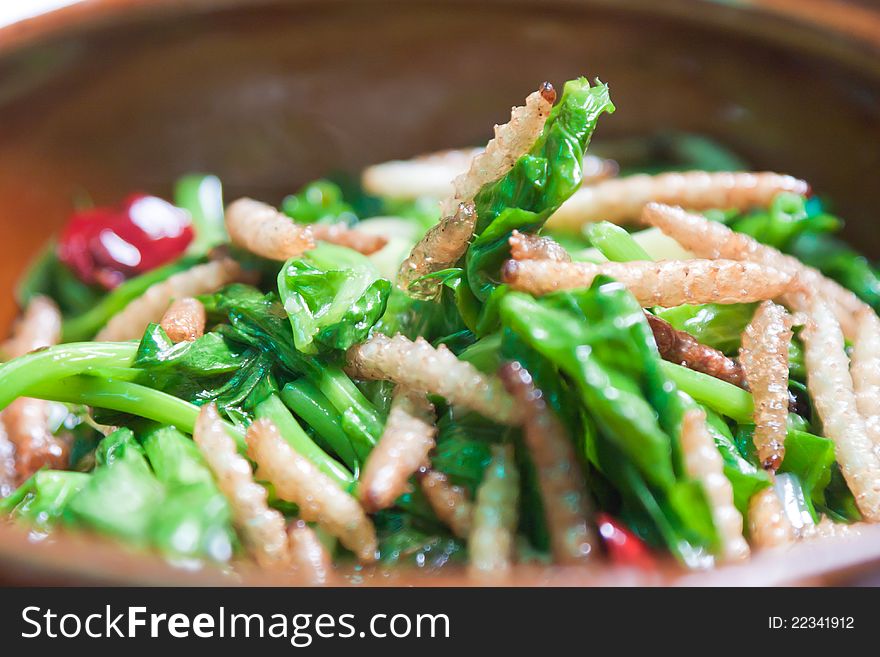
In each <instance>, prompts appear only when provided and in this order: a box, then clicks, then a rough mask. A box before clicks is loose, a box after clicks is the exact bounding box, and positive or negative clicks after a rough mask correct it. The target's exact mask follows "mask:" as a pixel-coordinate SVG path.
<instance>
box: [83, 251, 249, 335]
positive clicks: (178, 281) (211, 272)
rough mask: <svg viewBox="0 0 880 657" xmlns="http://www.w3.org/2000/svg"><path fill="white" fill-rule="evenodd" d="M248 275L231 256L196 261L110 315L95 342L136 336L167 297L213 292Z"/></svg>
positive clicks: (156, 318) (160, 311) (156, 315)
mask: <svg viewBox="0 0 880 657" xmlns="http://www.w3.org/2000/svg"><path fill="white" fill-rule="evenodd" d="M247 278H248V277H247V276H246V275H245V273H244V272H243V271H242V269H241V267H240V266H239V264H238V263H237V262H235V261H234V260H230V259H228V258H224V259H223V260H215V261H213V262H206V263H204V264H202V265H196V266H195V267H192V268H190V269H187V270H186V271H182V272H180V273H177V274H174V275H173V276H170V277H169V278H167V279H166V280H164V281H162V282H160V283H156V284H155V285H153V286H151V287H150V288H148V289H147V291H146V292H144V293H143V294H142V295H141V296H139V297H138V298H136V299H134V300H133V301H131V303H129V304H128V305H127V306H126V307H125V308H123V309H122V310H121V311H120V312H118V313H117V314H116V315H114V316H113V317H112V318H111V319H110V321H109V322H107V325H106V326H104V328H102V329H101V330H100V331H99V332H98V335H96V336H95V340H96V341H98V342H122V341H124V340H136V339H139V338H140V337H141V336H142V335H143V333H144V331H145V330H146V328H147V326H148V325H149V324H150V322H159V321H161V320H162V316H163V315H164V314H165V311H166V310H167V308H168V304H169V302H170V300H172V299H176V298H180V297H195V296H198V295H200V294H208V293H209V292H214V291H216V290H218V289H220V288H221V287H223V286H224V285H228V284H229V283H235V282H237V281H244V280H246V279H247Z"/></svg>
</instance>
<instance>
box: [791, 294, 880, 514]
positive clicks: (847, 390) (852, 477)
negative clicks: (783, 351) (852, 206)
mask: <svg viewBox="0 0 880 657" xmlns="http://www.w3.org/2000/svg"><path fill="white" fill-rule="evenodd" d="M801 338H802V339H803V341H804V361H805V363H806V366H807V389H808V390H809V392H810V396H811V397H812V398H813V403H814V405H815V407H816V410H817V411H818V413H819V417H820V418H821V420H822V427H823V428H824V431H825V435H826V436H827V437H828V438H830V439H831V440H832V441H834V453H835V455H836V456H837V462H838V463H839V464H840V469H841V472H842V473H843V477H844V479H845V480H846V483H847V485H848V486H849V489H850V490H851V491H852V494H853V497H854V498H855V502H856V506H857V507H858V509H859V511H861V513H862V516H863V517H864V518H865V519H866V520H869V521H871V522H877V521H880V459H878V457H877V455H876V454H875V453H874V449H873V443H872V442H871V439H870V438H869V437H868V431H867V429H866V427H865V420H864V419H863V418H862V416H861V415H860V414H859V411H858V406H857V403H856V395H855V391H854V389H853V380H852V377H851V376H850V373H849V363H848V361H847V357H846V352H845V351H844V340H843V333H842V332H841V329H840V324H838V322H837V320H836V319H835V317H834V313H833V312H832V311H831V308H830V307H829V306H828V304H827V303H826V302H825V300H824V299H823V298H822V296H821V295H818V294H816V295H813V296H812V297H811V299H810V314H809V318H808V321H807V324H806V326H805V327H804V330H803V332H802V333H801Z"/></svg>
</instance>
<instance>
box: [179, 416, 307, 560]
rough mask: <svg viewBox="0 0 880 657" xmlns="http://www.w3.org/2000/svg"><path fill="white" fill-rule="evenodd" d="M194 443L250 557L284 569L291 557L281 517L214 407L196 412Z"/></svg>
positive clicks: (282, 517)
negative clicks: (273, 507) (227, 504)
mask: <svg viewBox="0 0 880 657" xmlns="http://www.w3.org/2000/svg"><path fill="white" fill-rule="evenodd" d="M193 440H195V442H196V444H197V445H198V446H199V449H200V450H201V452H202V455H203V456H204V458H205V462H206V463H207V464H208V467H210V468H211V471H212V472H213V473H214V477H215V478H216V480H217V485H218V486H219V487H220V490H221V491H222V492H223V494H224V495H225V496H226V499H227V500H229V506H230V508H231V509H232V517H233V521H234V523H235V526H236V528H237V529H238V531H239V532H240V533H241V536H242V540H243V542H244V544H245V547H246V548H247V549H248V551H249V552H250V554H251V555H252V556H253V557H254V559H255V560H256V561H257V563H258V564H260V565H261V566H280V565H286V564H287V563H288V562H289V559H290V554H289V543H288V539H287V531H286V527H285V523H284V516H282V515H281V514H280V513H279V512H278V511H276V510H274V509H270V508H269V505H268V503H267V494H266V489H265V488H263V487H262V486H260V485H259V484H258V483H256V482H255V481H254V476H253V472H252V470H251V466H250V464H249V463H248V462H247V460H246V459H245V458H244V457H242V456H240V455H239V453H238V451H237V450H236V447H235V441H234V440H233V439H232V438H231V437H230V436H229V434H228V433H227V432H226V427H225V426H224V424H223V422H222V421H221V420H220V415H219V414H218V413H217V407H216V406H215V405H214V404H207V405H205V406H203V407H202V409H201V411H200V412H199V417H198V419H197V420H196V426H195V431H194V432H193Z"/></svg>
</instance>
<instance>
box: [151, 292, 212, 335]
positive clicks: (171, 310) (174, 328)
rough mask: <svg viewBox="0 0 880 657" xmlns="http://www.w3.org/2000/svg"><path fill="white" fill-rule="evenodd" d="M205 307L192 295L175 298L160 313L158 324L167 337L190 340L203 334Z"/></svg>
mask: <svg viewBox="0 0 880 657" xmlns="http://www.w3.org/2000/svg"><path fill="white" fill-rule="evenodd" d="M205 322H206V317H205V307H204V306H203V305H202V302H201V301H199V300H198V299H194V298H192V297H181V298H180V299H175V300H174V301H172V302H171V305H170V306H168V310H166V311H165V314H164V315H162V320H161V321H160V322H159V326H161V327H162V330H163V331H165V334H166V335H167V336H168V338H169V339H170V340H171V341H172V342H174V343H175V344H177V343H178V342H192V341H193V340H197V339H198V338H200V337H202V336H203V335H204V334H205Z"/></svg>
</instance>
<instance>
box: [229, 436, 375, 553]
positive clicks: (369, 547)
mask: <svg viewBox="0 0 880 657" xmlns="http://www.w3.org/2000/svg"><path fill="white" fill-rule="evenodd" d="M246 440H247V446H248V456H250V458H251V459H252V460H253V461H255V462H256V464H257V467H258V469H259V473H260V475H261V476H264V477H265V478H266V479H267V480H268V481H269V482H270V483H271V484H272V485H273V486H274V487H275V493H276V495H278V497H280V498H281V499H283V500H287V501H288V502H293V503H294V504H296V505H297V506H298V507H299V514H300V517H301V518H302V519H303V520H306V521H307V522H317V523H318V525H320V526H321V527H322V528H323V529H325V530H326V531H327V532H329V533H330V534H332V535H333V536H336V537H337V538H338V539H339V541H340V542H341V543H342V544H343V545H344V546H345V547H347V548H348V549H349V550H351V551H352V552H354V553H355V555H357V557H358V559H359V560H360V561H362V562H364V563H369V562H372V561H375V559H376V530H375V528H374V527H373V523H372V522H371V521H370V519H369V518H368V517H367V515H366V513H364V510H363V509H362V508H361V505H360V504H358V501H357V500H356V499H355V498H354V497H352V496H351V495H349V494H348V493H346V492H345V491H344V490H342V489H341V488H340V487H339V486H337V485H336V482H334V481H333V480H332V479H330V477H328V476H327V475H325V474H324V473H323V472H321V471H320V470H318V468H316V467H315V466H314V464H312V462H311V461H309V460H308V459H307V458H305V457H304V456H302V455H301V454H299V453H297V452H296V451H295V450H294V449H293V448H292V447H291V446H290V445H289V444H288V443H287V441H285V440H284V438H282V437H281V434H280V433H279V431H278V429H277V427H276V426H275V425H274V424H272V423H271V422H269V421H268V420H264V419H260V420H256V421H255V422H254V423H253V424H251V426H250V427H249V428H248V432H247V438H246Z"/></svg>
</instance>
